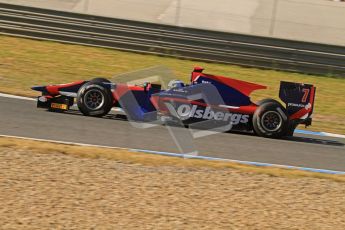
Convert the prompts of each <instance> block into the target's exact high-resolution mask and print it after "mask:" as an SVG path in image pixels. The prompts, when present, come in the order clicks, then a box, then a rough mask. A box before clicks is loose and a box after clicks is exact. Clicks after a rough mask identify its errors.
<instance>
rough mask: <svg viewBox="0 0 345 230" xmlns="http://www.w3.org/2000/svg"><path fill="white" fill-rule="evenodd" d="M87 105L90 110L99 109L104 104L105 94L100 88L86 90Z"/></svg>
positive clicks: (85, 99)
mask: <svg viewBox="0 0 345 230" xmlns="http://www.w3.org/2000/svg"><path fill="white" fill-rule="evenodd" d="M84 101H85V106H86V107H87V108H88V109H89V110H98V109H100V108H102V106H103V104H104V95H103V93H102V92H101V91H100V90H97V89H92V90H89V91H88V92H86V94H85V96H84Z"/></svg>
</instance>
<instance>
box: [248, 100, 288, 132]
mask: <svg viewBox="0 0 345 230" xmlns="http://www.w3.org/2000/svg"><path fill="white" fill-rule="evenodd" d="M288 123H289V120H288V116H287V113H286V110H285V108H284V107H283V106H282V105H281V104H280V103H279V102H277V101H266V102H264V103H262V104H261V105H259V107H258V108H257V109H256V111H255V113H254V115H253V128H254V132H255V133H256V134H257V135H258V136H261V137H270V138H280V137H282V136H285V135H286V134H287V129H288Z"/></svg>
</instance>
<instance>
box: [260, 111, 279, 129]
mask: <svg viewBox="0 0 345 230" xmlns="http://www.w3.org/2000/svg"><path fill="white" fill-rule="evenodd" d="M282 124H283V119H282V117H281V115H280V114H279V113H278V112H276V111H268V112H266V113H264V114H263V115H262V118H261V125H262V127H263V128H264V129H265V130H266V131H270V132H274V131H277V130H279V129H280V127H281V126H282Z"/></svg>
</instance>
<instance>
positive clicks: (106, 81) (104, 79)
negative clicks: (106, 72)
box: [89, 77, 111, 83]
mask: <svg viewBox="0 0 345 230" xmlns="http://www.w3.org/2000/svg"><path fill="white" fill-rule="evenodd" d="M89 82H91V83H103V82H105V83H111V82H110V81H109V80H108V79H106V78H102V77H97V78H93V79H91V80H90V81H89Z"/></svg>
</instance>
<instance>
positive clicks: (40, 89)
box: [31, 86, 47, 92]
mask: <svg viewBox="0 0 345 230" xmlns="http://www.w3.org/2000/svg"><path fill="white" fill-rule="evenodd" d="M31 89H32V90H35V91H39V92H47V88H46V87H45V86H33V87H31Z"/></svg>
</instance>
